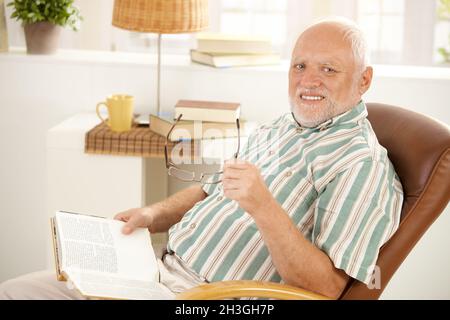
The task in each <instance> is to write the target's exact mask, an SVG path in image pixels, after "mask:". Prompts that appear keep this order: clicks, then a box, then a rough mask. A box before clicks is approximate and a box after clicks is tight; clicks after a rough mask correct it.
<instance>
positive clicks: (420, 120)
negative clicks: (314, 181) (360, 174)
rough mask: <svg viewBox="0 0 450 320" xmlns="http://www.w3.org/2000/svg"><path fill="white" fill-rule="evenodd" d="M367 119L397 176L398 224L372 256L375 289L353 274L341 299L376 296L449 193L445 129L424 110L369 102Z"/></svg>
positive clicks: (449, 149) (449, 148) (449, 133)
mask: <svg viewBox="0 0 450 320" xmlns="http://www.w3.org/2000/svg"><path fill="white" fill-rule="evenodd" d="M367 109H368V113H369V116H368V119H369V121H370V123H371V124H372V127H373V129H374V131H375V133H376V135H377V138H378V141H379V142H380V144H381V145H382V146H384V147H385V148H386V149H387V151H388V155H389V159H390V160H391V162H392V163H393V165H394V167H395V170H396V172H397V174H398V176H399V178H400V180H401V182H402V185H403V191H404V201H403V208H402V214H401V221H400V226H399V228H398V230H397V231H396V233H395V234H394V235H393V236H392V237H391V239H389V241H388V242H387V243H386V244H385V245H384V246H383V247H382V248H381V250H380V254H379V256H378V260H377V266H378V267H379V269H378V270H379V271H380V275H381V286H380V288H379V289H369V288H368V287H367V286H366V285H365V284H363V283H361V282H359V281H355V280H352V281H350V282H349V284H348V285H347V287H346V289H345V290H344V292H343V293H342V295H341V299H378V297H379V296H380V295H381V293H382V292H383V290H384V288H385V287H386V285H387V284H388V282H389V280H390V279H391V277H392V276H393V274H394V273H395V271H396V270H397V269H398V267H399V266H400V265H401V264H402V262H403V261H404V259H405V258H406V257H407V255H408V254H409V252H410V251H411V250H412V248H413V247H414V246H415V244H416V243H417V242H418V241H419V239H420V238H421V237H422V235H423V234H424V233H425V232H426V230H427V229H428V228H429V226H430V225H431V224H432V223H433V222H434V221H435V220H436V218H437V217H438V216H439V215H440V213H441V212H442V211H443V210H444V209H445V207H446V205H447V203H448V201H449V199H450V130H449V127H448V126H447V125H445V124H443V123H440V122H438V121H436V120H434V119H432V118H429V117H427V116H425V115H422V114H419V113H416V112H413V111H409V110H406V109H403V108H399V107H395V106H389V105H383V104H377V103H368V104H367Z"/></svg>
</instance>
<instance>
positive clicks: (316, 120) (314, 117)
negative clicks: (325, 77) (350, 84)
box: [289, 88, 361, 128]
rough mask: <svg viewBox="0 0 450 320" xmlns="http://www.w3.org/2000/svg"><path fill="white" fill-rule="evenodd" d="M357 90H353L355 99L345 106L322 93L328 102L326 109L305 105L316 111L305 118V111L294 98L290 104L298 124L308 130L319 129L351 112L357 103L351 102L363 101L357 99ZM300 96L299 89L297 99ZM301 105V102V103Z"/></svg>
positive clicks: (290, 98)
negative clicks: (322, 125) (320, 125)
mask: <svg viewBox="0 0 450 320" xmlns="http://www.w3.org/2000/svg"><path fill="white" fill-rule="evenodd" d="M355 90H356V88H353V94H352V97H353V99H349V102H348V103H345V104H339V103H337V102H336V101H333V100H330V99H329V98H328V95H326V94H324V93H321V94H320V95H322V96H324V97H325V99H326V100H327V103H326V106H325V107H314V106H310V105H307V104H304V106H305V107H304V108H315V110H313V111H314V112H313V114H311V113H308V116H307V117H305V116H304V115H303V114H302V113H301V112H300V110H302V109H304V108H302V107H301V106H299V105H298V104H297V103H296V101H295V99H293V98H292V97H289V103H290V105H291V111H292V113H293V114H294V117H295V119H296V120H297V122H298V123H300V125H301V126H303V127H306V128H314V127H317V126H318V125H319V124H321V123H324V122H325V121H327V120H329V119H331V118H334V117H336V116H337V115H340V114H342V113H345V112H347V111H348V110H350V109H351V108H353V107H354V106H355V105H356V103H353V102H351V101H350V100H355V101H359V100H360V99H361V97H359V98H358V97H357V94H356V91H355ZM300 94H301V90H300V89H297V90H296V92H295V98H297V99H300V100H301V98H300ZM300 104H301V102H300Z"/></svg>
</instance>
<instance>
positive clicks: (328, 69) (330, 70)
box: [323, 67, 336, 73]
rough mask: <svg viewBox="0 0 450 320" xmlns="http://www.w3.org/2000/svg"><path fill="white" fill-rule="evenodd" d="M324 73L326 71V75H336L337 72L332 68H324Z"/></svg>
mask: <svg viewBox="0 0 450 320" xmlns="http://www.w3.org/2000/svg"><path fill="white" fill-rule="evenodd" d="M323 71H325V72H326V73H335V72H336V70H334V69H333V68H330V67H324V68H323Z"/></svg>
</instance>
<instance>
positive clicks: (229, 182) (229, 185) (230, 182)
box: [222, 178, 240, 191]
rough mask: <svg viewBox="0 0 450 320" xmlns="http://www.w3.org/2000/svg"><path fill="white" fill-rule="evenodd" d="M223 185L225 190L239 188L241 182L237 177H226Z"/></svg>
mask: <svg viewBox="0 0 450 320" xmlns="http://www.w3.org/2000/svg"><path fill="white" fill-rule="evenodd" d="M222 185H223V190H224V191H227V190H237V189H239V186H240V183H239V182H238V180H237V179H228V178H224V179H223V181H222Z"/></svg>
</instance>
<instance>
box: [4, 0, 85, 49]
mask: <svg viewBox="0 0 450 320" xmlns="http://www.w3.org/2000/svg"><path fill="white" fill-rule="evenodd" d="M73 2H74V0H14V1H12V2H10V3H9V4H8V6H10V7H12V8H13V12H12V14H11V18H15V19H16V20H18V21H22V25H23V27H24V31H25V41H26V44H27V53H30V54H50V53H54V52H55V51H56V50H57V48H58V42H59V34H60V32H61V28H62V27H70V28H72V30H74V31H77V30H78V29H79V25H80V22H81V20H82V19H83V18H82V17H81V15H80V11H79V10H78V8H77V7H76V6H74V4H73Z"/></svg>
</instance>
